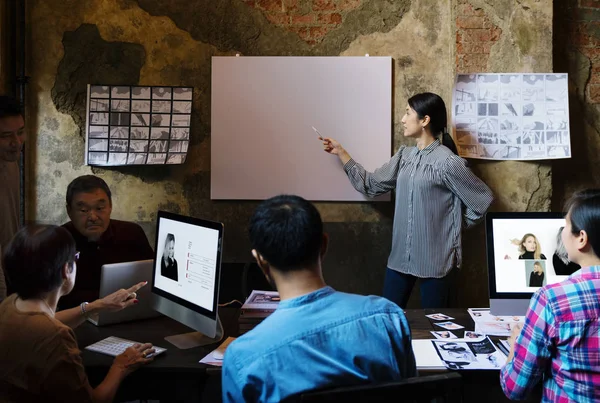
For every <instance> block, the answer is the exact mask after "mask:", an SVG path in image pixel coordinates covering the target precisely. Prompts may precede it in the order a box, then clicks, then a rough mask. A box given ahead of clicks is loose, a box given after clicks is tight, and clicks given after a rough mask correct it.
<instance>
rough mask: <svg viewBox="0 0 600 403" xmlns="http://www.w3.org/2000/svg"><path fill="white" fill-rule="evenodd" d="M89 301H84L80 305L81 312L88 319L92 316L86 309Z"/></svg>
mask: <svg viewBox="0 0 600 403" xmlns="http://www.w3.org/2000/svg"><path fill="white" fill-rule="evenodd" d="M87 305H88V303H87V302H82V303H81V305H79V307H80V308H81V314H82V315H83V316H84V317H85V318H86V319H87V318H88V317H89V316H90V313H89V312H88V311H87V310H86V307H87Z"/></svg>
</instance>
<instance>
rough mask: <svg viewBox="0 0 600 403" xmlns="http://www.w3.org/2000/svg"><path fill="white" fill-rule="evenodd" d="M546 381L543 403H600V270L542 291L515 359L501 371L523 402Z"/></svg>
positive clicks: (507, 389)
mask: <svg viewBox="0 0 600 403" xmlns="http://www.w3.org/2000/svg"><path fill="white" fill-rule="evenodd" d="M542 378H543V380H544V395H543V398H542V401H543V402H578V403H583V402H594V401H600V266H592V267H587V268H583V269H581V270H579V271H577V272H576V273H574V274H573V275H571V276H570V277H569V278H568V279H567V280H565V281H563V282H561V283H556V284H551V285H547V286H545V287H542V288H540V289H539V290H538V291H537V292H536V293H535V294H534V295H533V297H532V298H531V302H530V304H529V309H528V310H527V315H526V317H525V324H524V326H523V330H522V331H521V334H520V335H519V337H518V338H517V341H516V343H515V358H514V359H513V360H512V361H511V362H509V363H508V364H506V366H504V368H502V370H501V371H500V384H501V385H502V389H503V390H504V394H505V395H506V396H507V397H508V398H509V399H515V400H518V399H524V398H525V397H526V396H527V394H528V393H529V392H530V391H531V389H532V388H533V387H534V386H535V385H536V384H537V382H538V381H539V380H540V379H542Z"/></svg>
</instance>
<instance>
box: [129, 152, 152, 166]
mask: <svg viewBox="0 0 600 403" xmlns="http://www.w3.org/2000/svg"><path fill="white" fill-rule="evenodd" d="M146 157H148V154H146V153H143V154H131V153H130V154H128V155H127V165H143V164H145V163H146Z"/></svg>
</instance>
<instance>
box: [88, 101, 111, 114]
mask: <svg viewBox="0 0 600 403" xmlns="http://www.w3.org/2000/svg"><path fill="white" fill-rule="evenodd" d="M108 106H109V103H108V99H90V111H94V112H106V111H108Z"/></svg>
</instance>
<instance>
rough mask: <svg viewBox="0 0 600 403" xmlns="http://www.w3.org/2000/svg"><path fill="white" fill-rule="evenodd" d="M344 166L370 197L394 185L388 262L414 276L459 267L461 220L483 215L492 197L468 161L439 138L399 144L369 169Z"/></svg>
mask: <svg viewBox="0 0 600 403" xmlns="http://www.w3.org/2000/svg"><path fill="white" fill-rule="evenodd" d="M344 170H345V171H346V174H347V175H348V178H349V179H350V182H351V183H352V185H353V186H354V188H355V189H356V190H358V191H359V192H361V193H363V194H364V195H366V196H368V197H374V196H377V195H380V194H383V193H387V192H389V191H391V190H393V189H396V205H395V213H394V226H393V235H392V251H391V253H390V256H389V258H388V267H389V268H390V269H392V270H396V271H399V272H402V273H406V274H411V275H413V276H416V277H425V278H430V277H435V278H439V277H444V276H445V275H446V274H448V272H449V271H450V269H452V268H453V267H459V266H460V264H461V261H462V249H461V229H462V227H463V225H465V227H470V226H472V225H474V224H475V223H476V222H478V221H479V220H481V218H482V217H483V215H484V214H485V212H486V211H487V209H488V207H489V206H490V204H491V202H492V200H493V195H492V192H491V190H490V189H489V188H488V187H487V186H486V184H485V183H483V181H482V180H481V179H479V178H478V177H477V176H475V175H474V174H473V172H471V170H470V169H469V168H467V164H466V161H465V160H464V159H462V158H460V157H458V156H456V155H455V154H453V153H452V151H450V150H449V149H448V148H447V147H445V146H443V145H442V144H440V142H439V140H435V141H434V142H433V143H431V144H430V145H428V146H427V147H425V148H424V149H422V150H419V149H418V148H417V147H406V146H402V147H400V149H399V150H398V152H397V153H396V154H395V155H394V156H393V157H392V158H391V159H390V160H389V161H388V162H387V163H385V164H384V165H383V166H381V167H380V168H378V169H376V170H375V171H374V172H373V173H371V172H367V171H366V170H365V169H364V168H363V167H362V166H361V165H360V164H358V163H357V162H356V161H354V160H353V159H351V160H350V161H348V162H347V163H346V164H345V165H344ZM463 218H464V221H463Z"/></svg>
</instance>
